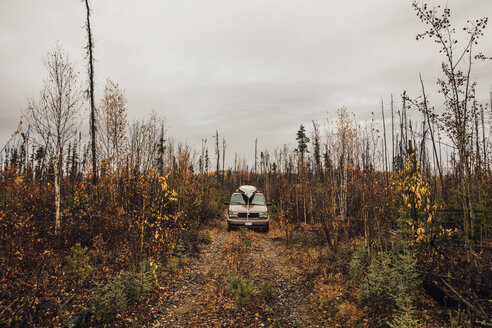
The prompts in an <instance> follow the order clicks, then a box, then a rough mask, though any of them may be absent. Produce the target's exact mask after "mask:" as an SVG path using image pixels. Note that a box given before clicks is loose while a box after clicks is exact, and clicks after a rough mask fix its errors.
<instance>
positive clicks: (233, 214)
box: [229, 212, 238, 218]
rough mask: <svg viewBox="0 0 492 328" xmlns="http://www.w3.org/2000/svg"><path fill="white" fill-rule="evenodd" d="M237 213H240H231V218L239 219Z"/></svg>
mask: <svg viewBox="0 0 492 328" xmlns="http://www.w3.org/2000/svg"><path fill="white" fill-rule="evenodd" d="M237 213H238V212H229V217H230V218H237Z"/></svg>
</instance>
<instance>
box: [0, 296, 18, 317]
mask: <svg viewBox="0 0 492 328" xmlns="http://www.w3.org/2000/svg"><path fill="white" fill-rule="evenodd" d="M18 299H19V298H18V297H17V298H16V299H15V300H14V301H13V302H12V303H10V304H9V306H7V307H6V308H5V309H3V311H2V313H0V317H1V316H2V315H3V313H4V312H5V311H7V310H8V309H9V308H10V307H11V306H12V305H14V304H15V303H16V302H17V300H18Z"/></svg>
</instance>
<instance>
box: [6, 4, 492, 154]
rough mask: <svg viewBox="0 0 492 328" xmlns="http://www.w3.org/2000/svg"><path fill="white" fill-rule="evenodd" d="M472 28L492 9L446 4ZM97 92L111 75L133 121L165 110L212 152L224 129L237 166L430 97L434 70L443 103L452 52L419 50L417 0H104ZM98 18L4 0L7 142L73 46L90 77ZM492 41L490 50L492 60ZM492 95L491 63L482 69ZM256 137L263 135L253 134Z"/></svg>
mask: <svg viewBox="0 0 492 328" xmlns="http://www.w3.org/2000/svg"><path fill="white" fill-rule="evenodd" d="M432 3H433V4H441V5H446V4H447V5H448V6H449V7H450V8H452V9H453V10H454V13H455V20H456V22H457V24H458V26H461V25H462V24H464V23H465V22H466V20H467V19H473V18H478V17H482V16H484V15H489V14H490V13H491V12H492V3H491V2H490V0H472V1H458V0H448V1H439V0H434V1H433V2H432ZM92 5H93V24H94V25H93V29H94V34H95V41H96V48H95V56H96V60H97V62H96V74H97V80H96V82H97V94H96V96H98V97H101V95H102V90H103V86H104V83H105V79H106V77H108V76H109V77H110V78H111V79H112V80H114V81H116V82H118V83H119V84H120V86H121V87H122V88H123V89H125V90H126V95H127V98H128V100H129V103H128V108H129V116H130V119H141V118H145V117H148V115H149V114H150V112H151V111H152V110H153V111H155V112H156V113H158V114H159V115H161V116H163V117H165V118H166V121H167V124H168V133H169V134H170V135H171V136H173V137H174V138H175V139H176V140H181V141H187V142H188V143H190V144H191V145H195V146H199V144H200V140H201V139H202V138H208V139H209V140H211V137H212V135H213V134H214V132H215V130H216V129H218V130H219V132H220V134H221V135H223V136H225V138H226V140H227V143H228V152H229V154H228V155H227V156H228V158H232V157H233V153H234V152H238V153H239V154H240V155H243V156H245V157H246V158H248V159H251V158H252V154H253V149H254V146H253V145H254V139H255V138H258V139H259V144H260V146H261V147H265V148H270V149H273V148H274V147H276V146H281V145H282V144H283V143H290V144H294V143H295V131H296V130H297V128H298V127H299V125H300V124H301V123H302V124H305V125H307V126H310V124H311V120H312V119H314V120H322V119H325V118H329V119H334V118H335V116H336V110H337V109H338V108H339V107H341V106H346V107H347V108H348V109H349V110H350V111H352V112H354V113H355V114H356V117H357V118H358V119H360V120H368V119H370V113H371V112H372V111H374V112H376V113H377V115H378V113H379V102H380V98H381V97H384V98H385V102H386V103H388V101H389V96H390V94H393V95H394V96H395V99H396V100H398V96H399V94H400V93H401V92H402V91H403V90H408V92H409V93H410V94H414V95H417V94H418V93H419V81H418V73H419V72H422V73H423V76H424V79H425V81H426V83H427V85H428V90H429V92H430V93H431V99H435V100H436V101H437V100H438V97H437V95H436V90H435V83H434V81H435V79H436V77H437V76H438V74H439V69H440V64H439V63H440V58H439V57H438V56H439V55H438V49H437V48H436V46H435V45H434V44H433V43H432V42H431V41H429V40H426V41H420V42H417V41H415V35H416V34H417V33H419V32H421V31H423V29H424V28H425V26H424V25H423V24H421V23H420V22H419V21H418V19H417V18H416V17H415V14H414V12H413V10H412V8H411V1H394V0H373V1H365V0H350V1H333V0H328V1H327V0H292V1H285V0H248V1H239V0H233V1H229V0H208V1H203V0H182V1H170V0H166V1H157V0H155V1H138V2H136V1H123V0H118V1H115V0H113V1H93V4H92ZM84 15H85V11H84V7H83V4H82V3H81V2H80V1H56V0H43V1H35V0H17V1H2V2H0V42H1V44H2V47H1V48H0V113H1V115H2V120H0V140H5V139H6V138H7V136H8V135H9V134H10V133H11V131H12V130H14V129H15V127H16V126H17V122H18V119H19V116H20V113H21V109H22V108H25V107H26V104H27V98H28V97H36V96H37V95H38V93H39V90H40V89H41V86H42V81H43V78H44V74H45V73H44V70H43V67H42V64H41V57H42V56H44V55H45V54H46V53H47V51H49V50H50V49H52V48H53V47H54V44H55V42H56V41H57V40H58V41H60V42H61V43H62V44H63V46H64V48H65V50H66V51H67V53H69V55H70V56H71V58H72V60H73V61H74V62H75V63H76V65H77V68H78V70H80V71H81V77H83V79H82V80H85V72H86V67H85V59H84V49H83V47H84V44H85V30H84V28H83V26H84V23H85V21H84V19H85V17H84ZM491 41H492V39H491V36H490V33H489V35H487V36H485V37H484V39H482V40H481V49H482V50H484V51H485V52H487V53H489V54H492V42H491ZM475 73H476V74H475V76H476V78H477V79H478V80H479V81H480V85H479V89H478V93H479V97H480V99H482V100H484V101H485V100H486V99H488V92H489V90H490V88H491V86H492V68H491V65H490V62H489V63H486V64H482V63H479V64H477V65H476V70H475ZM244 131H249V132H248V133H244Z"/></svg>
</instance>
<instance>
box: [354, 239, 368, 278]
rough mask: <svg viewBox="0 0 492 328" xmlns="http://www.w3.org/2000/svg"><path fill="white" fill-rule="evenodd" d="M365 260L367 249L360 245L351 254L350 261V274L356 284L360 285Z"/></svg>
mask: <svg viewBox="0 0 492 328" xmlns="http://www.w3.org/2000/svg"><path fill="white" fill-rule="evenodd" d="M366 260H367V251H366V249H365V248H364V246H363V245H360V246H359V247H358V248H357V249H356V250H355V252H354V254H353V255H352V260H351V261H350V276H351V277H352V280H353V281H354V282H355V284H356V285H357V286H360V283H361V281H362V277H363V270H364V266H365V263H366Z"/></svg>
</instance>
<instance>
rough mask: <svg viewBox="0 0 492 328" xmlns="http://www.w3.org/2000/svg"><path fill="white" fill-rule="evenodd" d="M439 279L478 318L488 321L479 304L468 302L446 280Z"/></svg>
mask: <svg viewBox="0 0 492 328" xmlns="http://www.w3.org/2000/svg"><path fill="white" fill-rule="evenodd" d="M441 281H442V283H443V284H444V285H446V287H447V288H449V289H450V290H451V291H452V292H453V293H454V294H455V295H456V296H457V297H458V298H459V299H460V300H461V301H462V302H463V303H465V304H466V305H467V306H468V308H469V309H470V310H472V311H473V312H474V313H475V314H476V315H477V316H478V317H480V319H483V320H486V321H489V317H488V316H487V314H486V313H485V311H484V310H483V309H482V307H481V306H480V305H474V304H472V303H470V302H468V301H467V300H466V299H465V298H464V297H463V296H461V294H460V293H458V292H457V291H456V289H454V288H453V287H452V286H451V285H450V284H448V283H447V281H446V280H444V279H443V278H441Z"/></svg>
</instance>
